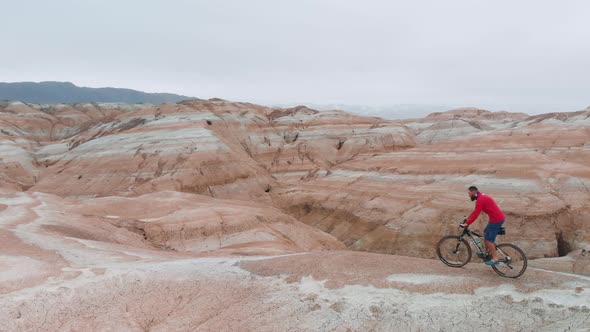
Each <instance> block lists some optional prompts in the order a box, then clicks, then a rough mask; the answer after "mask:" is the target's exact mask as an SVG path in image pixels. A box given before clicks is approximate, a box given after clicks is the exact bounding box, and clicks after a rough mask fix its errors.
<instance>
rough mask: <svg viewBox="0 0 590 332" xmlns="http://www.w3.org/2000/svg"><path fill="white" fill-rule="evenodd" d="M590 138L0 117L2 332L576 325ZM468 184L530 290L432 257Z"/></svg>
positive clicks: (236, 118)
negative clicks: (522, 267) (500, 225)
mask: <svg viewBox="0 0 590 332" xmlns="http://www.w3.org/2000/svg"><path fill="white" fill-rule="evenodd" d="M589 138H590V110H584V111H579V112H571V113H551V114H543V115H538V116H530V117H529V116H527V115H525V114H520V113H507V112H498V113H493V112H489V111H485V110H481V109H474V108H471V109H459V110H452V111H449V112H444V113H435V114H431V115H429V116H428V117H426V118H423V119H412V120H405V121H403V122H397V121H387V120H383V119H379V118H372V117H362V116H356V115H352V114H348V113H345V112H342V111H326V112H318V111H315V110H312V109H309V108H307V107H304V106H300V107H295V108H291V109H277V108H268V107H263V106H258V105H253V104H248V103H235V102H228V101H224V100H221V99H213V100H208V101H207V100H192V101H186V102H182V103H178V104H163V105H157V106H155V105H126V104H95V103H88V104H72V105H35V104H24V103H20V102H0V152H1V154H0V239H1V240H2V241H0V248H1V249H2V250H1V254H0V281H1V283H0V308H1V310H0V330H8V331H12V330H80V329H90V330H113V329H117V330H155V331H157V330H195V329H201V330H236V329H240V330H289V329H290V330H347V329H350V330H367V329H374V330H438V329H443V330H446V329H453V330H458V331H460V330H466V329H473V327H474V326H476V327H488V328H490V327H492V328H495V329H524V330H527V329H548V330H555V329H568V328H569V329H574V330H575V329H581V328H583V327H585V326H588V324H590V321H589V320H588V317H590V315H589V313H590V308H588V303H589V302H590V298H589V297H588V294H590V282H589V280H588V278H587V277H584V276H582V275H588V274H589V273H590V272H589V271H590V270H589V266H590V263H589V261H588V259H589V258H588V254H587V251H588V250H589V249H590V224H588V220H589V219H590V204H589V202H590V189H589V188H590V166H589V165H590V145H589V144H590V143H588V142H589V141H590V139H589ZM469 185H477V186H478V187H480V189H481V190H482V191H484V192H486V193H489V194H490V195H492V196H493V197H494V198H495V199H496V201H497V202H498V203H499V204H500V206H501V207H502V209H503V210H504V211H505V212H506V214H507V216H508V221H507V225H506V226H507V228H508V234H507V235H506V236H505V237H504V238H501V240H500V241H506V242H512V243H515V244H517V245H518V246H520V247H521V248H523V249H524V250H525V252H526V253H527V255H528V256H529V258H531V259H534V260H531V261H530V266H531V268H530V269H529V270H528V271H527V272H526V274H525V275H524V276H523V277H521V278H520V279H518V280H515V281H513V280H507V279H502V278H500V277H499V276H497V275H495V274H493V273H492V271H491V270H490V269H489V268H486V267H484V266H480V265H477V264H468V265H467V266H466V267H465V268H462V269H451V268H447V267H445V266H444V265H442V263H440V262H438V261H435V260H431V259H430V258H434V246H435V244H436V241H437V240H438V239H439V238H440V237H442V236H444V235H447V234H452V233H456V232H458V229H457V227H456V224H457V223H458V222H459V221H460V219H461V218H462V217H463V216H464V215H466V214H468V213H469V212H470V210H471V209H472V206H473V203H472V202H470V201H469V200H468V198H467V195H466V193H465V189H466V187H467V186H469ZM484 222H485V218H484V217H481V218H480V220H479V221H478V222H477V223H476V225H475V227H476V228H477V229H482V228H483V225H484ZM347 249H348V250H347ZM351 250H352V251H351ZM354 251H365V252H371V253H359V252H354ZM379 253H382V254H389V255H382V254H379ZM557 256H562V257H558V258H557ZM535 258H539V259H535ZM549 270H555V271H559V273H556V272H550V271H549ZM569 273H577V274H579V275H577V276H576V275H570V274H569ZM473 308H477V309H475V310H473ZM485 311H493V312H496V313H498V315H500V316H501V317H503V319H502V320H499V319H496V317H495V316H487V315H483V316H482V314H481V313H482V312H485ZM474 324H475V325H474ZM477 324H479V325H477Z"/></svg>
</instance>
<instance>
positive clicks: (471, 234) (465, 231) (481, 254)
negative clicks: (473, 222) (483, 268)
mask: <svg viewBox="0 0 590 332" xmlns="http://www.w3.org/2000/svg"><path fill="white" fill-rule="evenodd" d="M464 236H468V237H469V238H470V239H471V243H473V246H474V247H475V248H476V249H477V257H479V258H481V259H483V260H487V259H490V257H489V252H485V253H484V252H482V251H481V249H480V248H479V246H478V245H477V242H476V241H475V237H474V236H477V237H478V238H479V239H480V242H482V243H483V241H485V239H484V237H483V235H481V234H479V233H477V232H475V231H471V230H469V228H467V227H465V228H463V234H461V235H460V236H459V239H463V237H464ZM494 245H496V243H494ZM457 247H459V244H457ZM484 248H485V246H484ZM496 250H498V251H499V252H500V253H501V254H502V255H504V256H505V257H506V258H505V261H504V263H506V264H510V262H511V260H512V259H511V258H510V255H507V254H506V253H505V252H503V251H502V249H500V248H498V247H496ZM486 251H487V250H486ZM511 268H512V267H511Z"/></svg>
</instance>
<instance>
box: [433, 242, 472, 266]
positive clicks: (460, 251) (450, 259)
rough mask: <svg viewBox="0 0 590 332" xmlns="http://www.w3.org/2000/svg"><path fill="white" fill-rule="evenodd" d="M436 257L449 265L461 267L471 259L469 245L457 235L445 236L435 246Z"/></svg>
mask: <svg viewBox="0 0 590 332" xmlns="http://www.w3.org/2000/svg"><path fill="white" fill-rule="evenodd" d="M436 255H437V256H438V258H439V259H440V260H441V261H442V262H443V263H445V264H446V265H448V266H450V267H461V266H463V265H465V264H467V263H468V262H469V261H470V260H471V247H470V246H469V244H468V243H467V241H465V240H464V239H462V238H461V237H459V236H455V235H449V236H445V237H443V238H442V239H440V241H438V245H437V246H436Z"/></svg>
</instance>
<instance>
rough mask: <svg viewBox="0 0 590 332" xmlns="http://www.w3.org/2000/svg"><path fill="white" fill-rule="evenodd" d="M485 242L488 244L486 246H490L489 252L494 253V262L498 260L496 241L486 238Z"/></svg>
mask: <svg viewBox="0 0 590 332" xmlns="http://www.w3.org/2000/svg"><path fill="white" fill-rule="evenodd" d="M484 243H485V244H486V248H488V252H489V253H490V254H491V255H492V260H493V261H494V262H497V261H498V253H497V252H496V243H494V242H491V241H488V240H485V241H484Z"/></svg>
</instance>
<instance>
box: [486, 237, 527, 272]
mask: <svg viewBox="0 0 590 332" xmlns="http://www.w3.org/2000/svg"><path fill="white" fill-rule="evenodd" d="M496 252H497V253H498V262H499V264H498V265H492V269H494V271H496V273H497V274H499V275H501V276H502V277H506V278H518V277H520V276H521V275H522V274H523V273H524V271H525V270H526V267H527V258H526V255H525V254H524V252H523V251H522V250H520V248H519V247H517V246H515V245H513V244H509V243H502V244H499V245H497V246H496Z"/></svg>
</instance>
